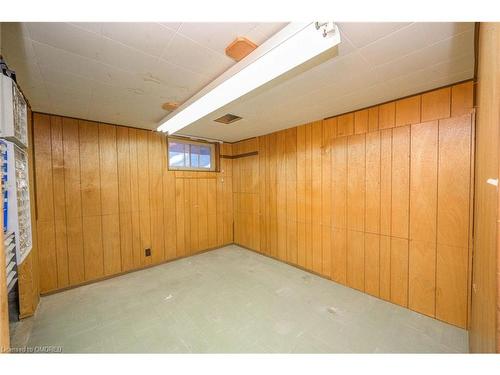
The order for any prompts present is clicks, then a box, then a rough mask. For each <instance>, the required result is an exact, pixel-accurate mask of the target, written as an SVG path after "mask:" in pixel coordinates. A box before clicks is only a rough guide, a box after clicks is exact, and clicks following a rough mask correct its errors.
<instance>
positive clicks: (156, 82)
mask: <svg viewBox="0 0 500 375" xmlns="http://www.w3.org/2000/svg"><path fill="white" fill-rule="evenodd" d="M142 78H143V80H144V83H145V85H146V86H147V87H148V90H147V91H149V92H154V93H157V94H158V95H162V96H165V97H168V98H169V101H179V102H183V101H185V100H187V99H188V98H189V97H191V96H192V95H193V93H194V92H198V91H199V90H201V89H202V88H203V87H204V86H205V85H207V84H208V83H209V82H210V81H211V79H210V76H207V75H202V74H198V73H195V72H193V71H189V70H186V69H184V68H181V67H179V66H177V65H173V64H171V63H169V62H167V61H164V60H159V61H158V62H157V63H156V64H155V65H154V66H153V67H152V68H151V70H149V72H148V73H147V74H145V75H143V76H142Z"/></svg>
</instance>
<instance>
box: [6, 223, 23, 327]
mask: <svg viewBox="0 0 500 375" xmlns="http://www.w3.org/2000/svg"><path fill="white" fill-rule="evenodd" d="M4 246H5V264H6V265H7V269H6V275H7V292H8V299H9V320H10V321H17V320H19V301H18V300H19V291H18V283H17V279H18V274H17V260H16V239H15V234H14V232H7V233H6V234H5V237H4Z"/></svg>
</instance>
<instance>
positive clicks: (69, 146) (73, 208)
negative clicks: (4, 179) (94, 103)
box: [37, 117, 85, 285]
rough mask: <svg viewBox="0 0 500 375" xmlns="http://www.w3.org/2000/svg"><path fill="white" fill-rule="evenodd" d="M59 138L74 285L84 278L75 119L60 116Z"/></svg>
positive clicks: (69, 267)
mask: <svg viewBox="0 0 500 375" xmlns="http://www.w3.org/2000/svg"><path fill="white" fill-rule="evenodd" d="M62 138H63V157H64V197H65V200H66V201H65V210H66V234H67V246H68V276H69V283H70V284H71V285H75V284H79V283H82V282H83V281H84V280H85V266H84V253H83V232H82V231H83V228H82V201H81V193H80V189H81V185H80V143H79V130H78V120H75V119H69V118H66V117H63V119H62ZM37 190H38V189H37Z"/></svg>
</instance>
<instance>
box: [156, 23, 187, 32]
mask: <svg viewBox="0 0 500 375" xmlns="http://www.w3.org/2000/svg"><path fill="white" fill-rule="evenodd" d="M160 23H161V24H162V25H163V26H165V27H168V28H169V29H171V30H173V31H177V30H179V27H181V25H182V22H160Z"/></svg>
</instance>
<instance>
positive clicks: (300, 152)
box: [269, 125, 306, 267]
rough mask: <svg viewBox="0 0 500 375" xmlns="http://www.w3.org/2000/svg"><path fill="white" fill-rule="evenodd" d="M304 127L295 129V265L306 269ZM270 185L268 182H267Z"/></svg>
mask: <svg viewBox="0 0 500 375" xmlns="http://www.w3.org/2000/svg"><path fill="white" fill-rule="evenodd" d="M305 154H306V126H305V125H302V126H299V127H297V263H298V265H299V266H301V267H306V172H305V170H306V155H305ZM269 183H270V182H269Z"/></svg>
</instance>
